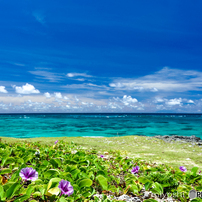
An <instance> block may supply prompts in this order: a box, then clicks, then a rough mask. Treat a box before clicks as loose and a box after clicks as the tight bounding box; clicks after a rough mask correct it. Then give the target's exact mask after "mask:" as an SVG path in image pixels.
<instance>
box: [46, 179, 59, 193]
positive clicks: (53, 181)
mask: <svg viewBox="0 0 202 202" xmlns="http://www.w3.org/2000/svg"><path fill="white" fill-rule="evenodd" d="M60 181H61V179H60V178H52V179H50V181H49V183H48V186H47V190H46V195H49V193H48V192H49V190H50V189H51V188H55V187H58V184H59V182H60Z"/></svg>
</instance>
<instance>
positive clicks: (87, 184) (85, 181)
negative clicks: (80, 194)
mask: <svg viewBox="0 0 202 202" xmlns="http://www.w3.org/2000/svg"><path fill="white" fill-rule="evenodd" d="M92 184H93V181H92V180H90V179H83V180H81V181H80V182H79V184H78V185H79V187H80V188H82V187H90V186H91V185H92Z"/></svg>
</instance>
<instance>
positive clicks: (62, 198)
mask: <svg viewBox="0 0 202 202" xmlns="http://www.w3.org/2000/svg"><path fill="white" fill-rule="evenodd" d="M59 202H67V200H66V199H65V198H64V197H61V198H60V199H59Z"/></svg>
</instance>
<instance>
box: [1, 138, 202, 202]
mask: <svg viewBox="0 0 202 202" xmlns="http://www.w3.org/2000/svg"><path fill="white" fill-rule="evenodd" d="M192 189H195V190H198V191H202V176H201V174H200V171H199V169H198V167H193V168H192V169H187V168H186V167H184V166H182V165H179V166H178V168H173V167H172V166H169V165H165V164H156V163H151V162H147V161H144V160H142V159H140V158H131V157H123V156H122V155H121V152H115V151H113V150H111V151H108V152H105V155H103V154H102V153H100V152H99V151H96V150H95V149H83V148H82V147H80V146H79V145H77V144H75V143H74V142H69V143H68V142H65V141H61V140H60V141H58V142H57V143H54V141H53V142H52V144H40V143H39V142H13V143H3V142H1V143H0V201H1V202H5V201H14V202H23V201H32V202H36V201H44V202H45V201H47V202H48V201H50V202H53V201H58V202H65V201H69V202H74V201H78V202H81V201H85V202H87V201H89V202H90V201H103V202H104V201H105V202H107V201H117V200H116V199H113V198H115V197H118V196H121V195H128V196H131V197H139V198H140V199H141V200H142V201H151V202H152V201H156V198H155V197H154V196H158V197H161V196H163V195H165V194H167V193H169V194H171V195H172V197H173V198H174V199H175V200H177V201H188V200H189V191H190V190H192ZM145 191H149V192H151V193H152V194H153V196H151V197H150V198H148V199H144V193H145ZM97 194H100V195H102V199H100V198H99V197H97V196H96V195H97ZM194 200H195V201H197V200H198V201H199V200H200V199H197V198H196V199H194Z"/></svg>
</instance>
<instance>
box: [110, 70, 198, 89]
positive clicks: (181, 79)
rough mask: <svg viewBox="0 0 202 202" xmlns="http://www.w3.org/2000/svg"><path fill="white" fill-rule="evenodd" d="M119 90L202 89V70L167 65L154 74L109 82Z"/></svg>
mask: <svg viewBox="0 0 202 202" xmlns="http://www.w3.org/2000/svg"><path fill="white" fill-rule="evenodd" d="M109 86H110V87H112V88H116V89H118V90H139V91H152V92H157V91H167V92H173V91H175V92H186V91H190V90H194V91H201V90H202V88H201V86H202V72H199V71H194V70H191V71H188V70H179V69H171V68H168V67H165V68H163V69H161V70H160V71H157V72H155V73H154V74H150V75H146V76H143V77H139V78H134V79H132V78H128V79H120V78H119V79H115V80H114V81H113V82H112V83H110V84H109Z"/></svg>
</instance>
